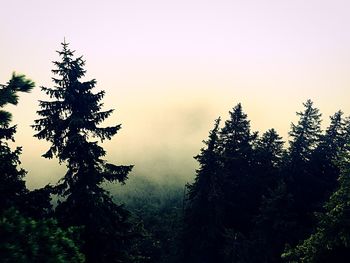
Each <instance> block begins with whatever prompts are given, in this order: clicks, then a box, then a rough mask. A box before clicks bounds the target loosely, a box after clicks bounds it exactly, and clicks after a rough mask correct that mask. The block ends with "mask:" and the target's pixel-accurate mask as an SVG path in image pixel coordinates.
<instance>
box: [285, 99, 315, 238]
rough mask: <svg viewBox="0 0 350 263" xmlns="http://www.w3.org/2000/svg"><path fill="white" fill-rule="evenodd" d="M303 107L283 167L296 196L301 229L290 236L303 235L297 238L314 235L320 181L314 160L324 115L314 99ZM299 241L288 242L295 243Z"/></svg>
mask: <svg viewBox="0 0 350 263" xmlns="http://www.w3.org/2000/svg"><path fill="white" fill-rule="evenodd" d="M303 105H304V111H302V112H297V115H298V116H299V120H298V123H297V124H293V123H292V125H291V131H290V132H289V136H290V137H291V140H290V146H289V149H288V155H287V158H286V160H285V161H286V163H285V165H284V168H283V176H284V178H285V182H286V184H287V190H288V193H290V194H291V195H292V196H293V200H294V205H293V213H294V214H295V215H296V218H294V220H295V222H296V224H297V226H298V227H297V228H295V229H294V230H292V232H293V233H291V235H290V236H294V235H295V233H299V234H298V235H297V238H296V239H298V238H303V237H304V236H305V235H306V234H308V233H309V232H310V230H311V227H312V224H313V220H314V218H313V212H315V206H316V204H317V203H318V200H317V199H315V195H314V190H315V188H316V187H317V181H318V179H317V178H316V177H315V175H314V174H313V172H312V169H311V162H310V160H311V158H312V155H313V153H314V151H315V149H316V148H317V147H318V145H319V142H320V138H321V128H320V124H321V114H320V113H319V110H318V109H317V108H315V107H314V106H313V102H312V101H311V100H307V101H306V103H304V104H303ZM296 239H290V240H289V241H288V242H291V243H295V242H297V240H296Z"/></svg>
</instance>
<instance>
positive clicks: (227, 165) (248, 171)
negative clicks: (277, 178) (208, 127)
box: [220, 103, 257, 232]
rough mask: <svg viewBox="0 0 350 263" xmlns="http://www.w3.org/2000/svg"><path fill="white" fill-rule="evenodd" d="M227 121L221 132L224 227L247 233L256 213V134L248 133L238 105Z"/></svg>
mask: <svg viewBox="0 0 350 263" xmlns="http://www.w3.org/2000/svg"><path fill="white" fill-rule="evenodd" d="M229 114H230V118H229V119H228V120H226V122H225V126H224V127H223V128H222V130H221V132H220V150H221V152H222V156H223V173H224V179H223V180H224V195H225V198H224V199H225V204H226V208H225V213H226V215H225V219H226V220H225V221H226V222H225V226H226V227H227V228H232V229H234V231H238V232H247V231H249V229H250V227H251V219H252V215H253V213H254V211H255V208H256V204H255V200H256V199H255V198H256V195H255V193H256V192H255V190H256V189H255V187H256V184H255V178H254V174H253V172H252V168H253V157H254V152H253V144H254V141H255V140H256V138H257V133H252V132H251V131H250V121H249V120H248V118H247V115H246V114H245V113H244V112H243V110H242V105H241V104H240V103H239V104H237V105H236V106H235V107H234V108H233V110H232V111H230V112H229Z"/></svg>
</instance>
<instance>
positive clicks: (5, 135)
mask: <svg viewBox="0 0 350 263" xmlns="http://www.w3.org/2000/svg"><path fill="white" fill-rule="evenodd" d="M33 87H34V82H32V81H31V80H29V79H27V78H26V77H25V76H24V75H17V74H15V73H13V75H12V77H11V79H10V80H9V81H8V82H7V83H6V84H5V85H0V213H1V212H2V211H4V210H5V209H8V208H10V207H11V206H17V207H18V206H19V205H20V204H21V203H22V202H23V201H24V197H25V195H26V194H28V190H27V189H26V187H25V182H24V180H23V177H24V176H25V174H26V171H25V170H24V169H22V168H18V166H19V165H20V163H21V162H20V159H19V156H20V154H21V152H22V148H21V147H16V148H15V149H14V150H12V149H11V148H10V146H9V144H8V142H9V141H12V142H14V141H15V139H14V135H15V133H16V125H14V126H11V125H10V122H11V119H12V115H11V113H10V112H8V111H6V110H5V109H4V107H5V106H6V105H8V104H12V105H17V103H18V99H19V97H18V93H19V92H30V91H31V89H32V88H33Z"/></svg>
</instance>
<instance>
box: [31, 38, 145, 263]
mask: <svg viewBox="0 0 350 263" xmlns="http://www.w3.org/2000/svg"><path fill="white" fill-rule="evenodd" d="M58 54H59V56H60V57H61V61H55V62H53V63H54V65H55V66H56V69H54V70H52V72H53V74H54V75H55V77H54V78H52V80H53V82H54V84H55V86H54V87H53V88H47V87H42V88H41V89H42V91H43V92H45V93H46V94H47V95H48V96H49V97H50V98H51V100H50V101H40V107H41V110H39V111H38V114H39V115H40V116H41V119H38V120H36V121H35V125H33V127H34V129H35V130H36V131H37V134H36V135H35V136H36V137H37V138H38V139H45V140H47V141H49V142H50V143H51V147H50V148H49V150H48V151H47V152H46V153H45V154H44V155H43V156H44V157H45V158H52V157H54V156H56V157H58V159H59V161H60V162H61V163H62V162H64V163H66V165H67V172H66V174H65V176H64V178H63V179H62V180H61V181H60V182H59V184H58V185H57V186H56V191H57V194H59V195H61V196H62V197H63V199H62V200H61V202H59V204H58V206H57V209H56V215H57V217H58V219H59V221H60V222H61V224H62V225H64V226H83V227H84V231H83V234H82V238H83V241H84V246H83V252H84V254H85V255H86V260H87V262H134V261H135V262H136V261H137V260H138V259H139V257H138V255H137V254H135V253H136V252H135V251H134V248H135V246H136V245H135V244H136V242H135V239H134V237H136V236H138V234H137V231H136V230H135V229H134V228H135V226H134V225H133V224H132V223H131V222H130V217H129V212H128V211H127V210H126V209H125V208H124V207H123V206H120V205H117V204H115V203H114V202H113V200H112V198H111V196H110V195H109V193H108V192H107V191H106V190H105V189H103V188H102V187H101V184H102V183H103V182H120V183H124V182H125V180H126V179H127V175H128V173H129V172H130V171H131V169H132V167H133V166H132V165H127V166H123V165H114V164H111V163H107V162H106V161H105V160H103V159H102V158H103V156H105V154H106V152H105V151H104V149H103V148H102V147H101V146H99V145H98V142H97V140H100V141H103V140H109V139H111V138H112V136H113V135H115V134H116V133H117V131H118V130H119V129H120V128H121V126H120V125H115V126H110V127H100V126H99V125H100V124H101V123H102V122H103V121H104V120H105V119H107V118H108V117H109V116H110V115H111V114H112V112H113V110H107V111H102V106H103V104H102V103H101V100H102V99H103V97H104V95H105V92H104V91H100V92H96V93H93V91H92V90H93V89H94V88H95V85H96V80H94V79H93V80H89V81H81V79H82V78H83V77H84V76H85V73H86V71H85V70H84V66H85V61H84V60H83V59H82V57H77V58H76V57H74V51H72V50H70V49H69V47H68V44H67V43H65V42H64V43H62V50H61V51H58ZM94 138H95V141H94V140H92V139H94ZM134 252H135V253H134Z"/></svg>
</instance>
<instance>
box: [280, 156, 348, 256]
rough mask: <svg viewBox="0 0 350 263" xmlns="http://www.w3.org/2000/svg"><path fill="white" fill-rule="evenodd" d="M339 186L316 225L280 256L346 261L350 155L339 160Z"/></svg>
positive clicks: (320, 214) (319, 215)
mask: <svg viewBox="0 0 350 263" xmlns="http://www.w3.org/2000/svg"><path fill="white" fill-rule="evenodd" d="M339 166H340V170H341V174H340V177H339V188H338V189H337V190H336V191H335V192H334V193H333V194H332V195H331V197H330V199H329V200H328V201H327V202H326V204H325V206H324V208H325V212H323V213H319V214H318V216H317V217H318V224H317V228H316V230H315V231H314V233H312V234H311V235H310V236H309V237H308V238H306V239H305V240H304V241H302V242H301V243H300V244H299V245H297V246H296V247H295V248H289V249H287V250H286V251H285V253H284V254H283V255H282V257H283V258H284V259H285V260H286V261H287V262H305V263H326V262H335V263H341V262H344V263H345V262H348V261H349V257H350V155H349V152H348V153H347V154H346V155H344V156H343V157H342V160H341V162H340V163H339Z"/></svg>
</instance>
